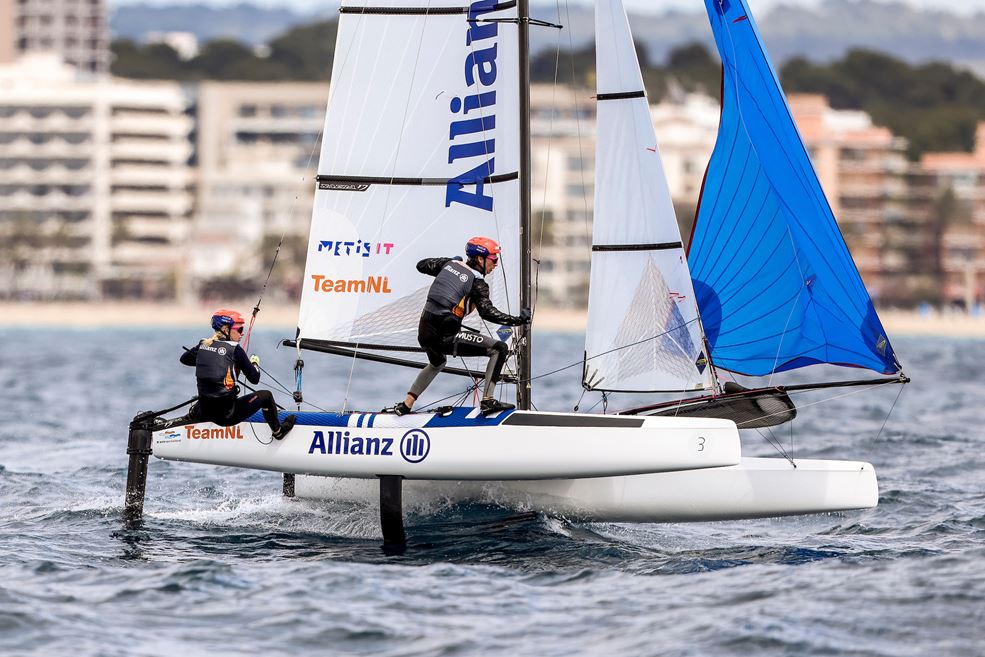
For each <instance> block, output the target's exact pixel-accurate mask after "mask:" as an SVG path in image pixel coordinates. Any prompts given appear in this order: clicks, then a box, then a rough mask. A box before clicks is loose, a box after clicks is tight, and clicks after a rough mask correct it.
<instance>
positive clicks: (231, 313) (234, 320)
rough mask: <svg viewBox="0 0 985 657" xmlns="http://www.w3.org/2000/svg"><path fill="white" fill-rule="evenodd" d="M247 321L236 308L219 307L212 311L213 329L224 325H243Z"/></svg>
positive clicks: (216, 329)
mask: <svg viewBox="0 0 985 657" xmlns="http://www.w3.org/2000/svg"><path fill="white" fill-rule="evenodd" d="M245 323H246V320H245V319H243V316H242V315H240V314H239V313H238V312H236V311H235V310H228V309H226V308H222V309H219V310H217V311H215V312H214V313H212V329H213V330H215V331H218V330H219V329H221V328H222V327H223V326H237V325H239V326H242V325H243V324H245Z"/></svg>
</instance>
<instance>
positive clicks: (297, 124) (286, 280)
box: [189, 82, 328, 297]
mask: <svg viewBox="0 0 985 657" xmlns="http://www.w3.org/2000/svg"><path fill="white" fill-rule="evenodd" d="M327 99H328V83H327V82H283V83H281V82H268V83H262V82H261V83H258V82H249V83H246V82H204V83H202V84H201V85H200V87H199V93H198V140H197V153H198V170H197V174H198V192H197V199H198V203H197V206H198V210H197V212H196V218H195V227H194V231H193V235H192V240H191V243H190V244H189V254H190V258H191V261H190V276H191V278H192V280H193V281H194V286H195V288H196V290H197V291H198V293H199V295H200V296H206V297H208V296H211V295H216V296H225V297H229V296H235V295H236V294H242V293H244V292H245V289H244V290H237V289H223V288H222V281H224V280H225V281H235V280H240V281H258V280H262V277H263V276H265V275H266V272H267V270H268V268H269V266H270V262H271V258H272V257H273V253H274V248H275V246H276V244H277V242H278V240H279V239H280V238H281V236H285V248H283V249H282V252H281V254H280V256H279V258H278V263H277V269H276V271H275V275H276V277H277V279H278V281H279V283H280V285H281V287H283V286H287V287H290V286H291V285H292V284H295V285H300V282H301V278H302V275H303V269H304V253H305V249H306V247H307V235H308V225H309V223H310V219H311V208H312V204H313V202H314V192H315V179H314V178H315V173H316V171H317V168H318V149H319V145H320V135H321V130H322V124H323V122H324V118H325V105H326V102H327ZM250 291H251V292H253V291H254V290H253V288H250Z"/></svg>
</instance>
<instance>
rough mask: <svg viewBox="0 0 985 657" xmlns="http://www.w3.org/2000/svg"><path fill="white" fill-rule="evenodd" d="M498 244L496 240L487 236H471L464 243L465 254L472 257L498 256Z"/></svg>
mask: <svg viewBox="0 0 985 657" xmlns="http://www.w3.org/2000/svg"><path fill="white" fill-rule="evenodd" d="M500 251H501V249H500V248H499V244H497V243H496V240H493V239H489V238H488V237H473V238H472V239H470V240H469V241H468V242H467V243H466V244H465V255H466V256H468V257H470V258H474V257H476V256H494V258H498V257H499V252H500Z"/></svg>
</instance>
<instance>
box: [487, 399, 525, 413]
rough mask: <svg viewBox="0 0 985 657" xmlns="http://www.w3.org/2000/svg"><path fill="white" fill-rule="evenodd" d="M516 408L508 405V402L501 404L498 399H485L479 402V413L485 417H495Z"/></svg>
mask: <svg viewBox="0 0 985 657" xmlns="http://www.w3.org/2000/svg"><path fill="white" fill-rule="evenodd" d="M514 408H516V406H514V405H513V404H507V403H506V402H501V401H499V400H498V399H483V400H482V401H481V402H479V412H480V413H482V414H483V415H484V416H488V415H495V414H496V413H500V412H502V411H508V410H512V409H514Z"/></svg>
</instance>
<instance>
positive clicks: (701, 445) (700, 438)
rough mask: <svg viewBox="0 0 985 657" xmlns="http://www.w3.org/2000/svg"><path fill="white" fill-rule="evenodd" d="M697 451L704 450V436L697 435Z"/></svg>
mask: <svg viewBox="0 0 985 657" xmlns="http://www.w3.org/2000/svg"><path fill="white" fill-rule="evenodd" d="M698 451H699V452H703V451H705V437H704V436H698Z"/></svg>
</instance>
